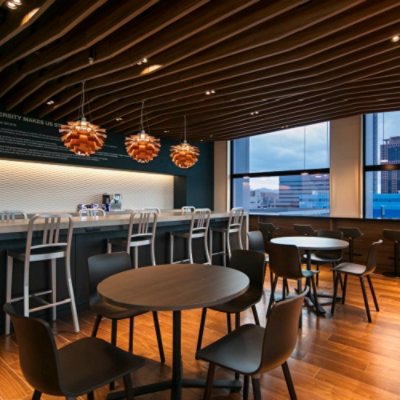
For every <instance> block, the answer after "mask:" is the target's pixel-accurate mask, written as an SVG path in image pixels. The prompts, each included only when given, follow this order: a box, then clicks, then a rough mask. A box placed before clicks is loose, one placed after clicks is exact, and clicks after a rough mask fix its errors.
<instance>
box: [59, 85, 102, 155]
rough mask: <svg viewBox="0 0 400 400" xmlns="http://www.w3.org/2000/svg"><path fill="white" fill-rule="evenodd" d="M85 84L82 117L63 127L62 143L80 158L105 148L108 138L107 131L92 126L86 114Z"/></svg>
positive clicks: (61, 128) (81, 109) (61, 129)
mask: <svg viewBox="0 0 400 400" xmlns="http://www.w3.org/2000/svg"><path fill="white" fill-rule="evenodd" d="M84 105H85V82H83V83H82V104H81V108H80V114H81V117H80V118H79V119H78V120H76V121H69V122H67V125H61V127H60V133H61V135H62V136H61V141H62V142H63V143H64V146H65V147H66V148H67V149H68V150H70V151H72V152H73V153H75V154H76V155H78V156H90V155H92V154H94V153H96V151H99V150H101V149H102V148H103V145H104V141H105V140H106V138H107V135H106V130H105V129H102V128H100V127H99V126H98V125H94V124H91V123H90V122H89V121H87V120H86V118H85V114H84Z"/></svg>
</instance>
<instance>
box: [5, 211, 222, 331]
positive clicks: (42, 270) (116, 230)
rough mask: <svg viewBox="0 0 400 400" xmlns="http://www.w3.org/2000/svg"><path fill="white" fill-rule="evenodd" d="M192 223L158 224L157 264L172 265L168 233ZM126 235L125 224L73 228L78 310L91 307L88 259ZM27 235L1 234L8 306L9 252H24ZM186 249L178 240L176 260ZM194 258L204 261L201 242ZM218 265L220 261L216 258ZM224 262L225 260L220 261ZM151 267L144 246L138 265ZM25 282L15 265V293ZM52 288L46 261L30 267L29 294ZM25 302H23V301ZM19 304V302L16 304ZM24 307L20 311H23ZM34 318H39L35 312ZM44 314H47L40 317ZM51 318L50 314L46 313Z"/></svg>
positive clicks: (61, 276)
mask: <svg viewBox="0 0 400 400" xmlns="http://www.w3.org/2000/svg"><path fill="white" fill-rule="evenodd" d="M226 223H227V217H216V218H213V219H212V221H211V226H214V227H217V226H218V227H222V226H223V227H225V226H226ZM189 224H190V221H189V220H185V221H165V222H159V223H158V225H157V238H156V261H157V264H165V263H169V232H172V231H185V230H188V229H189ZM126 234H127V225H126V224H120V223H118V224H116V225H102V224H101V225H100V226H93V227H92V226H87V227H78V228H76V229H74V235H73V240H72V253H71V270H72V272H71V273H72V279H73V285H74V290H75V295H76V304H77V307H78V310H83V309H86V308H88V306H89V284H88V283H89V273H88V266H87V259H88V257H90V256H92V255H95V254H101V253H106V242H107V239H109V238H119V237H121V238H125V237H126ZM219 236H220V235H214V237H213V239H214V246H215V249H219V248H220V246H221V241H220V237H219ZM25 239H26V232H14V233H0V298H1V304H2V305H3V304H4V303H5V293H6V270H7V264H6V263H7V254H6V253H7V250H8V249H9V250H15V249H24V248H25ZM185 249H186V246H185V244H184V242H183V240H180V239H175V255H174V257H175V258H176V259H181V258H183V257H184V251H185ZM193 251H194V257H195V260H196V261H198V262H205V261H206V260H205V257H204V255H203V253H204V251H203V247H202V242H201V240H200V239H199V240H194V246H193ZM213 260H214V261H215V262H218V258H217V257H214V259H213ZM220 261H222V260H220ZM149 264H150V251H149V246H144V247H142V248H140V249H139V265H149ZM64 271H65V270H64V261H63V260H58V261H57V291H58V295H59V296H60V297H59V298H62V297H65V296H66V295H67V288H66V283H65V272H64ZM22 282H23V266H22V263H21V262H18V261H15V262H14V275H13V294H14V296H15V295H20V294H22ZM49 287H50V268H49V265H46V263H44V262H37V263H32V264H31V269H30V291H31V292H35V291H36V292H37V291H40V290H43V289H47V288H49ZM20 303H22V302H20ZM16 304H18V303H16ZM21 306H22V304H19V305H18V307H17V309H18V310H20V311H21V312H22V307H21ZM20 307H21V308H20ZM69 312H70V309H69V305H66V306H60V307H58V313H59V314H60V315H62V314H63V313H67V314H68V313H69ZM34 315H40V314H39V313H35V314H34ZM41 315H44V314H41ZM46 315H47V316H49V315H50V311H48V312H47V314H46ZM0 332H1V333H3V332H4V313H3V312H1V313H0Z"/></svg>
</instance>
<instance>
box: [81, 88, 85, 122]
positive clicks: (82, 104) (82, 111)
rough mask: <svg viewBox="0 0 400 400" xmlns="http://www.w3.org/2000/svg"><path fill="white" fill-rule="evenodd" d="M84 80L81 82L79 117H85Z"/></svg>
mask: <svg viewBox="0 0 400 400" xmlns="http://www.w3.org/2000/svg"><path fill="white" fill-rule="evenodd" d="M84 107H85V81H83V82H82V101H81V118H85V110H84Z"/></svg>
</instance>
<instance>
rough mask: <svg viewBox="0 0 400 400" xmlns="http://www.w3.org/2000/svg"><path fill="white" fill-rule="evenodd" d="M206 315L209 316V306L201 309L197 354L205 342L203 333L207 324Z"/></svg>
mask: <svg viewBox="0 0 400 400" xmlns="http://www.w3.org/2000/svg"><path fill="white" fill-rule="evenodd" d="M206 317H207V308H203V310H202V311H201V320H200V328H199V336H198V338H197V346H196V355H197V353H198V352H199V351H200V349H201V346H202V343H203V334H204V327H205V325H206ZM196 357H197V356H196ZM196 360H197V358H196Z"/></svg>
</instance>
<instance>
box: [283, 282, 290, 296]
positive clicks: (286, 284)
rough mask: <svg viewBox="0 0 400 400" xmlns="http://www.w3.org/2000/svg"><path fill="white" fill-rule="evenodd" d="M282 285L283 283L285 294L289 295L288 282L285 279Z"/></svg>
mask: <svg viewBox="0 0 400 400" xmlns="http://www.w3.org/2000/svg"><path fill="white" fill-rule="evenodd" d="M283 285H284V288H285V293H286V296H289V284H288V281H287V279H285V280H284V281H283Z"/></svg>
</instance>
